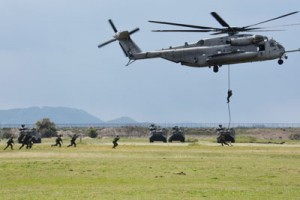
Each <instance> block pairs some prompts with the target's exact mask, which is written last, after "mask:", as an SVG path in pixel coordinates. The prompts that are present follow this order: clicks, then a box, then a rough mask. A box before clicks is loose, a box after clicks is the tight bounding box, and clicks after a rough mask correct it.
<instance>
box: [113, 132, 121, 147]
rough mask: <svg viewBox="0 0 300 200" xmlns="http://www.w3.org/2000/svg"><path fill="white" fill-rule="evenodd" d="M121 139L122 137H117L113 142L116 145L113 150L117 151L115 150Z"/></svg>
mask: <svg viewBox="0 0 300 200" xmlns="http://www.w3.org/2000/svg"><path fill="white" fill-rule="evenodd" d="M119 139H120V137H119V136H118V135H117V137H115V138H114V140H113V142H112V143H113V145H114V146H113V147H112V148H113V149H115V148H116V147H117V146H118V145H119V144H118V141H119Z"/></svg>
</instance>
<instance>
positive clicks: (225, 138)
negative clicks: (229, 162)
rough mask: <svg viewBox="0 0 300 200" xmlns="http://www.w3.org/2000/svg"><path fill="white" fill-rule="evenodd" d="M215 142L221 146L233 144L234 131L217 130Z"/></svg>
mask: <svg viewBox="0 0 300 200" xmlns="http://www.w3.org/2000/svg"><path fill="white" fill-rule="evenodd" d="M217 142H218V143H221V144H222V146H223V145H224V144H226V145H229V144H228V143H227V142H230V143H235V130H234V129H233V128H231V129H224V128H221V129H218V137H217Z"/></svg>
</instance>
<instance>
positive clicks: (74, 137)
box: [67, 134, 78, 147]
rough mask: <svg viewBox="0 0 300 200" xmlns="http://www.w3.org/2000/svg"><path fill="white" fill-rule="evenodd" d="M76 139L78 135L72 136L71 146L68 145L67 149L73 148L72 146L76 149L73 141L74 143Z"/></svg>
mask: <svg viewBox="0 0 300 200" xmlns="http://www.w3.org/2000/svg"><path fill="white" fill-rule="evenodd" d="M77 138H78V135H76V134H74V135H73V137H72V139H71V144H69V145H68V146H67V147H70V146H73V145H74V147H76V143H75V141H76V139H77Z"/></svg>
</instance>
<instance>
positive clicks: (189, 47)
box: [98, 11, 300, 72]
mask: <svg viewBox="0 0 300 200" xmlns="http://www.w3.org/2000/svg"><path fill="white" fill-rule="evenodd" d="M298 12H299V11H296V12H291V13H288V14H285V15H281V16H279V17H275V18H272V19H269V20H265V21H262V22H259V23H255V24H252V25H248V26H243V27H232V26H230V25H229V24H228V23H227V22H226V21H225V20H224V19H223V18H221V17H220V15H218V14H217V13H216V12H211V15H212V16H213V17H214V18H215V19H216V20H217V21H218V22H219V23H220V24H221V26H222V28H216V27H208V26H197V25H189V24H179V23H173V22H163V21H149V22H151V23H156V24H164V25H173V26H180V27H187V28H192V29H190V30H153V32H211V33H212V34H211V35H222V34H227V35H226V36H216V37H213V38H208V39H201V40H199V41H198V42H196V43H192V44H188V43H185V44H184V45H182V46H176V47H169V48H166V49H161V50H156V51H146V52H144V51H142V50H141V49H140V48H139V47H138V45H136V43H135V42H134V41H133V40H132V39H131V37H130V36H131V35H132V34H133V33H136V32H137V31H139V28H135V29H133V30H132V31H120V32H118V30H117V28H116V27H115V25H114V23H113V22H112V20H111V19H109V20H108V22H109V24H110V25H111V27H112V29H113V30H114V32H115V35H114V36H113V37H114V38H113V39H111V40H108V41H106V42H104V43H102V44H100V45H98V48H101V47H103V46H105V45H107V44H109V43H112V42H115V41H119V44H120V46H121V48H122V50H123V52H124V54H125V56H126V57H128V58H129V62H128V63H127V65H126V66H128V65H129V64H131V63H133V62H134V61H136V60H141V59H148V58H163V59H166V60H169V61H172V62H175V63H181V65H185V66H190V67H209V68H211V67H212V68H213V71H214V72H218V71H219V67H221V66H222V65H230V64H238V63H247V62H256V61H267V60H274V59H278V64H279V65H282V64H283V59H287V58H288V57H287V55H286V54H287V53H291V52H296V51H300V48H299V49H295V50H289V51H286V50H285V48H284V47H283V46H282V45H281V44H280V43H278V42H276V41H275V40H274V39H268V37H267V36H264V35H254V34H240V33H241V32H264V31H282V30H268V29H266V28H264V27H256V26H257V25H260V24H264V23H267V22H270V21H274V20H277V19H280V18H283V17H287V16H290V15H293V14H296V13H298ZM292 25H300V24H289V25H284V26H292Z"/></svg>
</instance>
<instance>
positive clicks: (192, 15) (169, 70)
mask: <svg viewBox="0 0 300 200" xmlns="http://www.w3.org/2000/svg"><path fill="white" fill-rule="evenodd" d="M220 2H221V1H219V0H201V1H199V0H186V1H181V0H173V1H156V0H153V1H140V0H126V1H119V0H85V1H82V0H43V1H40V0H10V1H7V0H0V26H1V28H0V69H1V78H0V91H1V96H0V109H1V110H6V109H12V108H27V107H33V106H39V107H43V106H53V107H57V106H63V107H71V108H77V109H82V110H85V111H87V112H89V113H90V114H92V115H95V116H96V117H98V118H100V119H101V120H104V121H108V120H112V119H115V118H118V117H121V116H128V117H131V118H133V119H135V120H136V121H139V122H159V123H175V122H195V123H220V122H227V121H228V107H227V103H226V96H227V90H228V66H223V67H222V68H220V71H219V72H218V73H214V72H213V71H212V69H209V68H190V67H186V66H182V65H180V64H176V63H172V62H168V61H166V60H163V59H148V60H142V61H136V62H134V63H133V64H131V65H129V66H125V65H126V63H127V62H128V59H127V58H126V57H125V56H124V54H123V52H122V50H121V49H120V47H119V45H118V44H117V43H116V42H115V43H112V44H110V45H107V46H105V47H103V48H101V49H98V48H97V45H98V44H100V43H102V42H105V41H107V40H109V39H112V36H113V35H114V33H113V30H112V29H111V27H110V25H109V24H108V19H112V20H113V21H114V23H115V26H116V27H117V29H118V30H132V29H134V28H136V27H139V28H140V31H139V32H137V33H135V34H134V35H132V36H131V37H132V39H133V40H134V41H135V42H136V43H137V44H138V45H139V47H140V48H141V49H142V50H145V51H150V50H157V49H161V48H167V47H169V46H177V45H182V44H184V43H185V42H188V43H192V42H197V41H198V40H200V39H202V38H210V37H213V36H211V35H209V34H207V33H154V32H151V30H153V29H168V28H174V27H172V26H167V25H159V24H151V23H149V22H148V20H161V21H171V22H177V23H187V24H195V25H202V26H217V27H219V26H220V25H219V24H218V22H217V21H216V20H215V19H214V18H213V17H212V16H211V15H210V12H213V11H215V12H217V13H218V14H219V15H220V16H222V17H223V19H224V20H226V22H227V23H229V24H230V25H232V26H245V25H250V24H254V23H257V22H260V21H264V20H267V19H270V18H274V17H277V16H280V15H284V14H286V13H290V12H293V11H298V10H300V1H299V0H289V2H288V3H282V1H280V0H265V1H260V0H252V1H240V0H226V1H222V3H220ZM299 22H300V13H298V14H296V15H292V16H289V17H286V18H283V19H280V20H277V21H274V22H270V23H268V24H265V25H264V26H274V25H283V24H293V23H299ZM175 28H176V27H175ZM285 29H286V31H280V32H265V33H259V34H264V35H266V36H268V37H269V38H274V39H275V40H276V41H278V42H280V43H281V44H282V45H283V46H285V48H286V50H292V49H297V48H300V42H299V35H300V26H291V27H285ZM288 56H289V59H288V60H285V63H284V64H283V65H282V66H279V65H278V64H277V60H272V61H266V62H256V63H246V64H237V65H231V66H230V72H231V89H232V90H233V96H232V98H231V104H230V108H231V121H232V122H233V123H300V90H299V85H300V84H299V83H300V79H299V74H300V65H299V57H300V52H298V53H291V54H288Z"/></svg>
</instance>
